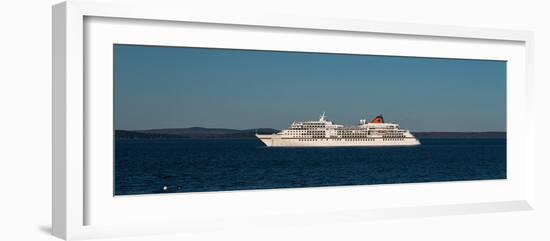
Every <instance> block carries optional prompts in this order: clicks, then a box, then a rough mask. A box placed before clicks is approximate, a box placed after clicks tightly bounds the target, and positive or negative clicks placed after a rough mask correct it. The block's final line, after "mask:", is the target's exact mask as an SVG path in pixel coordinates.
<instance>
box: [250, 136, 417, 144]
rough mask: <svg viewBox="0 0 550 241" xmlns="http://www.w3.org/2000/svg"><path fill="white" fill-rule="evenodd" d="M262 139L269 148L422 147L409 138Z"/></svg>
mask: <svg viewBox="0 0 550 241" xmlns="http://www.w3.org/2000/svg"><path fill="white" fill-rule="evenodd" d="M256 137H258V139H260V141H262V142H263V143H264V144H265V145H266V146H269V147H354V146H356V147H359V146H416V145H420V141H418V140H417V139H416V138H414V137H407V138H368V140H367V141H365V140H364V139H361V140H360V139H351V140H350V139H342V138H340V139H338V138H321V139H315V140H313V139H296V138H284V137H281V136H279V135H277V134H272V135H259V134H257V135H256Z"/></svg>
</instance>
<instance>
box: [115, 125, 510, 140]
mask: <svg viewBox="0 0 550 241" xmlns="http://www.w3.org/2000/svg"><path fill="white" fill-rule="evenodd" d="M276 132H279V130H276V129H272V128H259V129H247V130H235V129H224V128H204V127H190V128H168V129H151V130H132V131H128V130H116V131H115V138H117V139H184V138H185V139H188V138H195V139H216V138H217V139H224V138H226V139H243V138H255V134H256V133H259V134H272V133H276ZM413 134H414V136H415V137H417V138H419V139H503V138H506V132H413Z"/></svg>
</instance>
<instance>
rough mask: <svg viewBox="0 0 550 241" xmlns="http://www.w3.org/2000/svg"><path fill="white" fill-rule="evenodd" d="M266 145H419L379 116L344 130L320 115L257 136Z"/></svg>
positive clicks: (407, 132)
mask: <svg viewBox="0 0 550 241" xmlns="http://www.w3.org/2000/svg"><path fill="white" fill-rule="evenodd" d="M256 137H258V138H259V139H260V140H261V141H262V142H263V143H264V144H265V145H266V146H273V147H276V146H279V147H316V146H317V147H323V146H324V147H332V146H414V145H420V142H419V141H418V140H417V139H416V138H415V137H414V136H413V134H411V132H410V131H409V130H404V129H400V128H399V125H398V124H395V123H385V122H384V117H382V115H378V116H376V117H375V118H373V119H372V120H371V121H370V122H367V120H366V119H363V120H360V121H359V124H358V125H356V126H350V127H346V126H343V125H339V124H335V123H333V122H332V121H329V120H327V118H326V116H325V113H323V114H322V115H321V116H320V117H319V120H317V121H304V122H294V123H292V125H290V128H288V129H285V130H282V131H280V132H278V133H275V134H269V135H262V134H256Z"/></svg>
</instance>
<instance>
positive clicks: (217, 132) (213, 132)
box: [115, 127, 278, 139]
mask: <svg viewBox="0 0 550 241" xmlns="http://www.w3.org/2000/svg"><path fill="white" fill-rule="evenodd" d="M276 132H278V130H276V129H271V128H259V129H248V130H235V129H224V128H204V127H190V128H169V129H151V130H132V131H128V130H115V138H117V139H187V138H196V139H199V138H201V139H208V138H211V139H214V138H218V139H222V138H228V139H232V138H255V134H256V133H258V134H272V133H276Z"/></svg>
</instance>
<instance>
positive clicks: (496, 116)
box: [114, 45, 506, 131]
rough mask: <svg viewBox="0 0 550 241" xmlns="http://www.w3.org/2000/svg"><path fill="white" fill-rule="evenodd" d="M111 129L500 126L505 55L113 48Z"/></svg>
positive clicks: (439, 128)
mask: <svg viewBox="0 0 550 241" xmlns="http://www.w3.org/2000/svg"><path fill="white" fill-rule="evenodd" d="M114 56H115V59H114V61H115V65H114V86H115V128H116V129H125V130H141V129H153V128H177V127H193V126H202V127H220V128H235V129H252V128H260V127H269V128H277V129H281V128H286V127H288V126H289V125H290V124H291V123H292V122H293V121H305V120H313V119H318V117H319V114H320V113H321V112H323V111H326V114H327V116H328V119H330V120H333V121H335V122H337V123H340V124H345V125H352V124H356V123H357V122H358V121H359V119H363V118H368V119H369V120H370V119H372V118H373V117H374V116H375V115H377V114H380V113H382V114H383V115H384V118H385V120H386V121H387V122H396V123H399V124H400V125H401V126H402V127H403V128H407V129H411V130H413V131H504V130H506V62H504V61H492V60H491V61H489V60H459V59H438V58H417V57H394V56H371V55H346V54H325V53H297V52H276V51H251V50H230V49H207V48H183V47H157V46H137V45H115V46H114Z"/></svg>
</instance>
